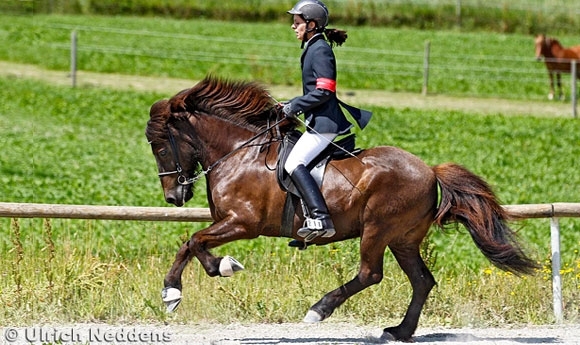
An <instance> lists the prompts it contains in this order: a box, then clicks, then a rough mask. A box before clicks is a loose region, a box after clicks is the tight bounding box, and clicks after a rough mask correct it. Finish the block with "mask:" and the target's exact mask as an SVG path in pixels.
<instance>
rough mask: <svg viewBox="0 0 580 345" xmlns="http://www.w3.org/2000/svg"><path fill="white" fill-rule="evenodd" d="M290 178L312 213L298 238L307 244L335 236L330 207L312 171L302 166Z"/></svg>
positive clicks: (305, 221)
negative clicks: (318, 238) (301, 238)
mask: <svg viewBox="0 0 580 345" xmlns="http://www.w3.org/2000/svg"><path fill="white" fill-rule="evenodd" d="M290 178H291V179H292V182H294V184H295V185H296V188H297V189H298V191H299V192H300V195H301V196H302V200H303V201H304V203H305V204H306V207H307V208H308V211H309V213H310V217H306V219H305V220H304V226H303V227H302V228H300V229H298V233H297V234H298V236H300V237H303V238H304V242H306V243H308V242H310V241H312V240H313V239H315V238H316V237H319V236H322V237H332V236H334V235H335V234H336V231H335V230H334V224H333V223H332V219H331V218H330V215H329V214H328V207H327V206H326V202H325V201H324V197H323V196H322V193H321V192H320V188H319V187H318V184H316V181H314V178H313V177H312V175H310V171H308V169H306V167H305V166H304V165H302V164H301V165H299V166H298V167H297V168H296V169H295V170H294V171H293V172H292V175H290Z"/></svg>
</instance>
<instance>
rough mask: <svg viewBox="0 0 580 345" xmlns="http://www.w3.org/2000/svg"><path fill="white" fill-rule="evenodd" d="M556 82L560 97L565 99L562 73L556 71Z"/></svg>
mask: <svg viewBox="0 0 580 345" xmlns="http://www.w3.org/2000/svg"><path fill="white" fill-rule="evenodd" d="M556 83H557V84H558V99H559V100H561V101H563V100H564V99H565V97H564V92H563V91H562V75H561V74H560V73H556Z"/></svg>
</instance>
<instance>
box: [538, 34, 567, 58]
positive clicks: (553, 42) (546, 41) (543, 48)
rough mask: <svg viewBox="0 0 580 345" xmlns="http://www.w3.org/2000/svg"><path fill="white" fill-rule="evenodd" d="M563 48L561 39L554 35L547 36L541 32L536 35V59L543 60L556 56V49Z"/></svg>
mask: <svg viewBox="0 0 580 345" xmlns="http://www.w3.org/2000/svg"><path fill="white" fill-rule="evenodd" d="M560 49H562V44H561V43H560V41H558V40H557V39H555V38H553V37H546V35H544V34H541V35H538V36H536V59H537V60H541V59H542V57H544V58H548V59H550V58H554V57H555V55H554V51H558V50H560Z"/></svg>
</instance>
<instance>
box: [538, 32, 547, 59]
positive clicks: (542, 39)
mask: <svg viewBox="0 0 580 345" xmlns="http://www.w3.org/2000/svg"><path fill="white" fill-rule="evenodd" d="M535 43H536V60H538V61H540V60H542V57H543V56H545V52H546V51H549V47H548V46H547V42H546V35H544V34H540V35H538V36H536V40H535Z"/></svg>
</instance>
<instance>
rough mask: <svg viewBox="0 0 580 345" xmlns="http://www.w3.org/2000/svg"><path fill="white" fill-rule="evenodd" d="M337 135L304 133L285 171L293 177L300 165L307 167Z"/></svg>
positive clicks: (289, 158) (289, 156)
mask: <svg viewBox="0 0 580 345" xmlns="http://www.w3.org/2000/svg"><path fill="white" fill-rule="evenodd" d="M336 137H337V134H335V133H322V134H321V133H310V132H308V131H306V132H304V134H302V136H301V137H300V139H298V141H297V142H296V145H294V148H293V149H292V152H290V154H289V155H288V159H287V160H286V164H284V170H286V172H288V174H290V175H292V172H293V171H294V169H296V168H297V167H298V166H299V165H300V164H303V165H304V166H307V165H308V164H310V162H312V160H313V159H314V158H316V156H318V155H319V154H320V152H322V151H323V150H324V149H325V148H326V147H327V146H328V144H330V143H331V142H332V141H333V140H334V139H335V138H336Z"/></svg>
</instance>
